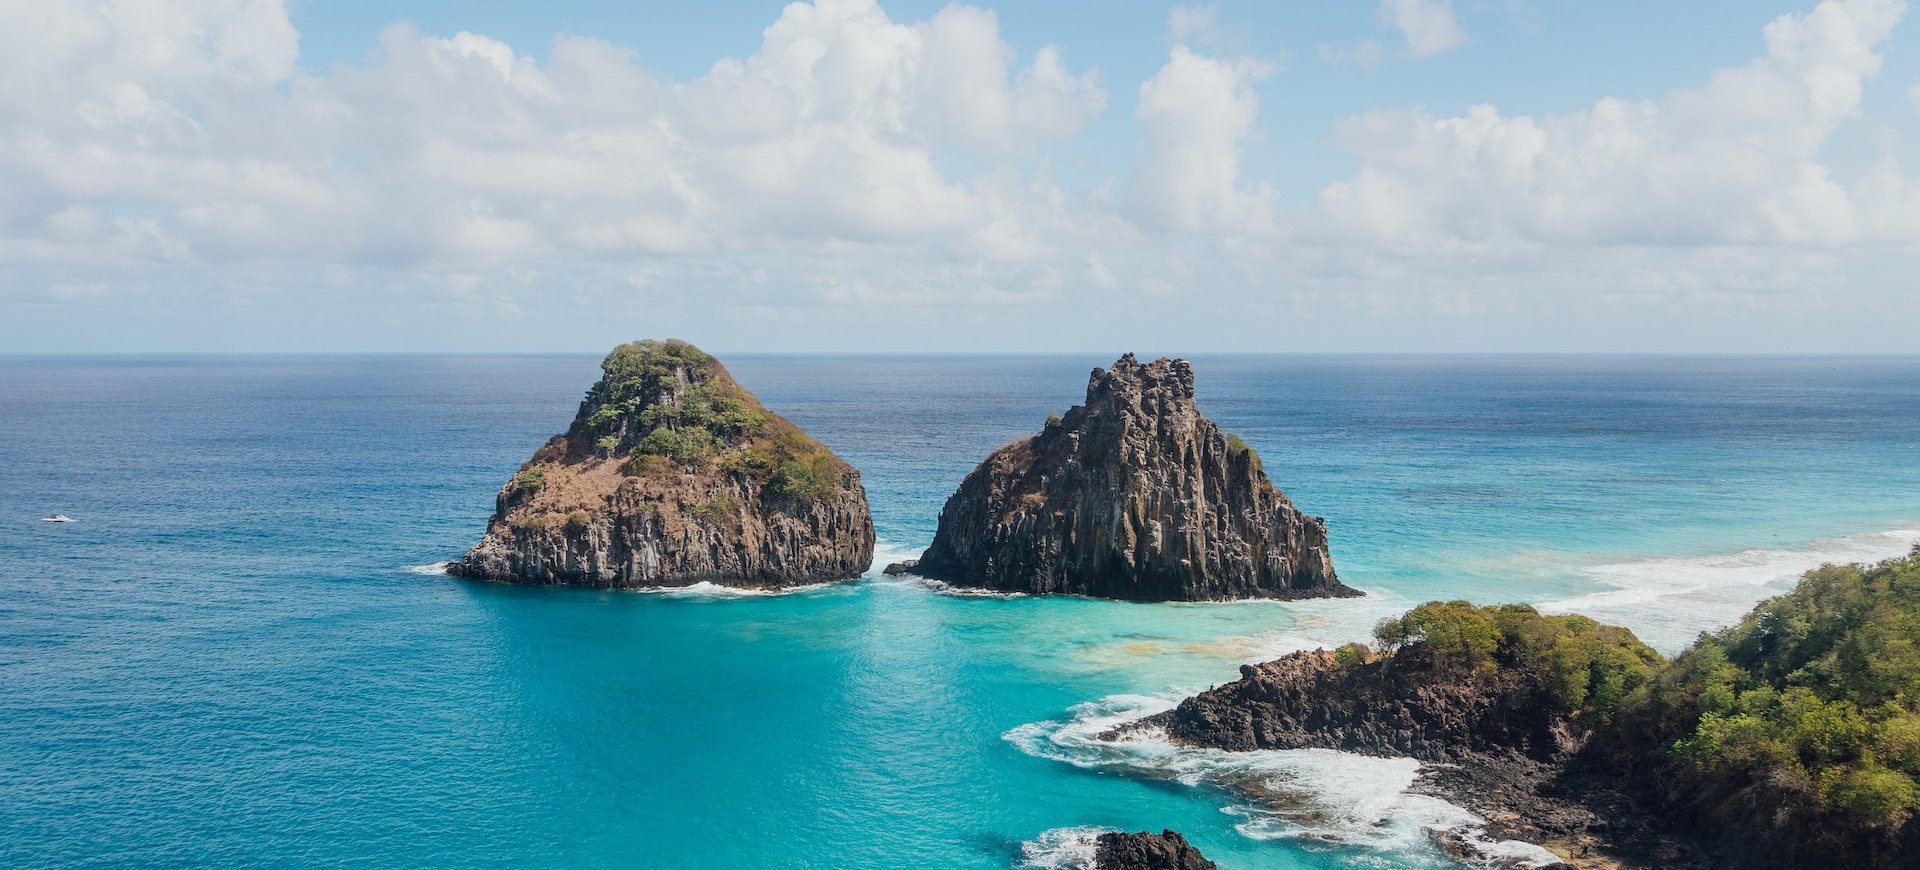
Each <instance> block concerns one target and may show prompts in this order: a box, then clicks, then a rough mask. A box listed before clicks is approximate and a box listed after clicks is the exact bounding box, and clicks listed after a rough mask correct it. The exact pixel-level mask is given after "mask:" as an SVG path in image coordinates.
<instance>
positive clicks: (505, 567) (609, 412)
mask: <svg viewBox="0 0 1920 870" xmlns="http://www.w3.org/2000/svg"><path fill="white" fill-rule="evenodd" d="M600 367H601V371H602V373H603V375H602V377H601V378H600V381H599V382H598V383H596V384H594V385H593V388H592V389H591V390H589V391H588V392H587V397H586V400H585V401H583V402H581V403H580V411H579V413H577V414H575V415H574V418H573V425H572V426H571V427H569V428H568V429H567V434H565V435H560V436H556V437H554V438H553V440H551V441H548V442H547V444H546V446H544V447H541V448H540V449H539V450H538V451H537V452H535V453H534V455H533V458H532V459H530V460H528V461H527V463H526V464H525V465H522V466H521V467H520V470H519V472H518V473H517V474H515V475H514V476H513V478H512V479H511V480H509V481H507V484H506V485H505V486H503V487H501V489H500V495H499V497H498V499H497V500H496V502H495V508H494V514H493V519H492V520H491V521H490V522H488V524H487V532H486V536H485V537H483V538H482V539H481V540H480V543H479V544H477V545H475V546H474V548H473V549H472V550H471V551H469V552H468V553H467V555H466V556H465V557H464V558H462V559H460V560H459V561H457V562H454V563H453V564H452V565H451V566H449V567H448V571H449V572H450V573H452V574H456V575H459V576H463V577H474V578H478V579H482V580H493V581H500V582H509V583H539V584H570V585H580V586H605V587H641V586H684V585H688V584H692V583H697V582H701V581H709V582H713V583H717V584H722V585H729V586H751V587H780V586H795V585H802V584H808V583H819V582H825V581H830V580H846V579H852V578H854V577H858V576H860V574H861V573H862V572H864V571H865V570H866V569H867V568H868V567H869V566H870V565H872V564H873V518H872V516H871V515H870V514H869V513H868V512H867V495H866V491H865V490H864V489H862V488H861V486H860V473H859V472H857V471H855V470H854V469H853V467H852V466H849V465H848V464H847V463H845V462H843V461H841V459H840V457H838V456H835V455H833V453H832V451H829V450H828V449H827V448H826V447H824V446H822V445H821V444H820V442H818V441H815V440H813V439H812V438H810V437H808V436H807V434H806V433H804V432H802V431H800V430H799V429H798V428H797V427H795V426H794V425H793V424H792V423H789V422H787V421H786V420H785V419H783V418H782V417H780V416H779V415H778V414H775V413H773V412H772V411H769V410H767V409H766V408H764V407H762V406H761V404H760V402H759V400H758V399H756V398H754V396H753V394H751V393H749V392H747V391H746V390H745V389H742V388H741V386H740V385H739V384H737V383H735V382H734V380H733V377H732V376H731V375H729V374H728V373H727V370H726V369H725V368H723V367H722V366H721V365H720V363H719V362H718V361H716V360H715V359H714V358H713V357H711V356H708V355H707V354H705V353H703V352H701V351H700V349H699V348H696V347H694V346H693V345H690V344H687V343H686V342H682V341H671V340H670V341H664V342H655V341H640V342H634V343H632V344H624V345H621V346H619V347H617V348H614V349H613V352H612V353H610V354H608V355H607V358H606V360H605V361H604V362H602V363H601V364H600Z"/></svg>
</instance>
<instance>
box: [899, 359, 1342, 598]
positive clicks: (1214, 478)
mask: <svg viewBox="0 0 1920 870" xmlns="http://www.w3.org/2000/svg"><path fill="white" fill-rule="evenodd" d="M911 570H912V571H913V573H916V574H919V575H921V576H925V577H930V578H933V579H937V580H941V581H944V582H946V583H949V584H952V585H955V586H967V587H975V588H985V589H994V590H1000V591H1007V592H1031V593H1071V594H1079V595H1093V596H1100V597H1106V598H1124V599H1135V600H1159V601H1167V600H1172V601H1220V600H1231V599H1239V598H1317V597H1328V596H1353V595H1359V594H1360V593H1359V592H1357V591H1355V590H1353V589H1351V588H1349V587H1347V586H1344V585H1342V584H1341V583H1340V581H1339V579H1338V578H1337V577H1336V576H1335V575H1334V570H1333V559H1332V557H1331V556H1330V555H1329V553H1328V550H1327V527H1326V523H1325V522H1324V521H1323V520H1321V519H1320V518H1318V517H1312V516H1308V515H1306V514H1304V513H1301V512H1300V511H1299V510H1298V509H1297V508H1295V507H1294V506H1293V503H1292V502H1291V501H1288V500H1287V497H1286V496H1285V495H1282V494H1281V493H1280V491H1279V490H1278V489H1275V488H1274V486H1273V483H1272V482H1271V481H1269V480H1268V479H1267V475H1266V473H1265V471H1264V470H1263V469H1262V468H1261V463H1260V459H1259V457H1258V456H1256V455H1255V454H1254V452H1253V451H1252V450H1251V449H1248V448H1247V447H1246V445H1244V444H1242V443H1240V442H1239V440H1238V439H1234V438H1229V436H1227V435H1226V434H1225V433H1223V432H1221V431H1220V427H1218V426H1216V425H1214V424H1213V421H1211V420H1208V419H1207V418H1206V417H1204V416H1202V415H1201V414H1200V412H1199V410H1198V408H1197V407H1195V405H1194V391H1193V368H1192V366H1191V365H1190V364H1188V362H1187V361H1186V360H1180V359H1160V360H1155V361H1154V362H1151V363H1144V364H1143V363H1140V362H1139V361H1137V360H1135V359H1134V357H1133V355H1132V354H1128V355H1126V356H1123V357H1121V358H1120V359H1119V361H1117V362H1115V363H1114V364H1113V367H1112V368H1110V369H1095V370H1094V371H1093V375H1092V377H1091V378H1090V379H1089V380H1088V383H1087V401H1086V404H1084V405H1080V406H1077V407H1075V408H1073V409H1072V410H1070V411H1068V412H1067V414H1066V415H1065V416H1064V417H1061V418H1058V419H1055V420H1049V421H1048V423H1047V426H1046V428H1045V429H1044V430H1043V431H1042V432H1041V433H1040V434H1039V435H1035V436H1032V437H1029V438H1023V439H1021V440H1019V441H1016V442H1014V443H1013V444H1010V445H1007V446H1006V447H1003V448H1000V449H999V450H997V451H994V453H993V454H992V455H991V456H988V457H987V459H986V461H985V462H982V463H981V464H980V466H979V467H978V468H975V469H974V470H973V472H972V473H971V474H969V475H967V478H966V480H965V481H963V482H962V483H961V484H960V488H959V490H958V491H957V492H955V493H954V494H953V496H952V497H951V498H949V499H947V503H946V507H945V508H944V509H943V510H942V511H941V512H940V523H939V528H938V530H937V531H936V532H935V534H934V540H933V545H932V546H931V547H929V548H928V549H927V551H926V553H925V554H923V555H922V556H921V558H920V559H919V561H918V563H917V564H915V565H913V566H912V568H911Z"/></svg>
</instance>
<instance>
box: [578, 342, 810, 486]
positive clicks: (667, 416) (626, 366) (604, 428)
mask: <svg viewBox="0 0 1920 870" xmlns="http://www.w3.org/2000/svg"><path fill="white" fill-rule="evenodd" d="M600 368H601V372H602V375H603V377H602V378H601V380H600V382H599V383H596V384H595V385H594V386H593V389H591V390H589V391H588V393H587V397H586V402H585V406H584V408H583V416H584V424H583V425H584V429H585V431H584V432H581V433H579V434H580V435H581V436H584V437H585V438H586V439H590V440H589V441H588V442H587V443H591V444H593V445H594V455H596V456H598V457H601V458H622V457H624V458H625V459H626V463H625V465H624V466H623V470H624V471H625V473H626V474H627V475H629V476H633V477H648V476H657V475H660V474H665V473H669V472H672V471H675V470H676V469H678V470H694V469H697V468H701V467H714V468H718V469H719V470H721V471H725V472H729V473H735V474H741V475H745V476H747V477H749V478H750V479H752V480H754V481H756V482H759V483H764V484H767V485H768V487H769V488H770V489H771V490H772V491H773V492H776V493H781V494H785V495H789V496H793V497H796V498H804V499H812V498H819V497H823V496H826V495H829V494H831V493H832V492H834V491H835V490H836V489H838V488H839V487H840V486H841V485H842V484H843V476H844V474H843V469H842V466H841V463H840V462H839V460H837V459H836V458H835V457H834V456H833V454H832V453H830V452H828V450H827V449H826V448H825V447H822V446H821V445H820V444H819V443H818V442H816V441H814V440H813V439H811V438H809V437H807V436H806V435H805V433H802V432H801V431H800V430H799V429H797V428H795V427H794V426H793V424H791V423H788V422H787V421H786V420H783V419H781V418H780V417H778V416H777V415H774V414H772V413H769V412H767V411H766V409H764V408H762V407H761V406H760V403H759V402H758V401H756V400H755V399H754V398H753V396H751V395H750V394H748V393H747V392H746V391H745V390H744V389H742V388H741V387H740V386H739V385H738V384H735V383H734V382H733V379H732V378H731V377H729V376H728V375H727V373H726V371H725V369H723V368H721V367H720V364H719V363H718V362H716V361H715V360H714V359H713V357H711V356H708V355H707V354H706V353H705V352H703V351H701V350H700V349H699V348H696V347H694V346H693V345H691V344H688V343H686V342H684V341H678V340H673V339H669V340H667V341H652V340H648V341H636V342H632V343H629V344H623V345H621V346H619V347H616V348H614V349H613V352H612V353H609V354H607V357H606V359H605V360H604V361H603V362H602V363H601V364H600Z"/></svg>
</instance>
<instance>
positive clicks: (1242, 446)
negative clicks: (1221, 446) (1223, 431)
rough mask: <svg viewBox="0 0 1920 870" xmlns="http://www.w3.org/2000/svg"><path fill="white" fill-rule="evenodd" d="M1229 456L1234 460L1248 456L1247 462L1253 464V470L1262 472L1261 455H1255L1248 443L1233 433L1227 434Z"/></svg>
mask: <svg viewBox="0 0 1920 870" xmlns="http://www.w3.org/2000/svg"><path fill="white" fill-rule="evenodd" d="M1227 456H1229V457H1233V458H1238V457H1240V456H1246V457H1247V460H1248V461H1249V462H1252V463H1253V470H1255V471H1259V470H1261V467H1260V454H1258V453H1255V452H1254V450H1253V448H1252V447H1251V446H1248V444H1247V442H1245V441H1243V440H1241V439H1240V436H1238V435H1235V434H1233V433H1231V432H1229V433H1227Z"/></svg>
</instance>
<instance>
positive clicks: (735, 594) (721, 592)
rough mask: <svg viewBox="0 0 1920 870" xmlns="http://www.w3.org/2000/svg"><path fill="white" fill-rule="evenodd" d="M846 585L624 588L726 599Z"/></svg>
mask: <svg viewBox="0 0 1920 870" xmlns="http://www.w3.org/2000/svg"><path fill="white" fill-rule="evenodd" d="M844 585H846V584H845V583H843V582H838V581H836V582H831V583H807V584H804V585H801V586H783V587H780V588H777V589H776V588H762V587H749V586H723V585H721V584H719V583H714V582H712V581H710V580H702V581H700V582H698V583H689V584H687V585H685V586H654V587H647V588H642V589H633V590H623V591H632V592H637V593H640V594H643V595H664V596H666V597H668V598H693V599H716V600H726V599H732V598H768V597H773V596H780V595H799V594H804V593H808V592H819V591H822V590H827V589H837V588H839V587H841V586H844Z"/></svg>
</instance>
